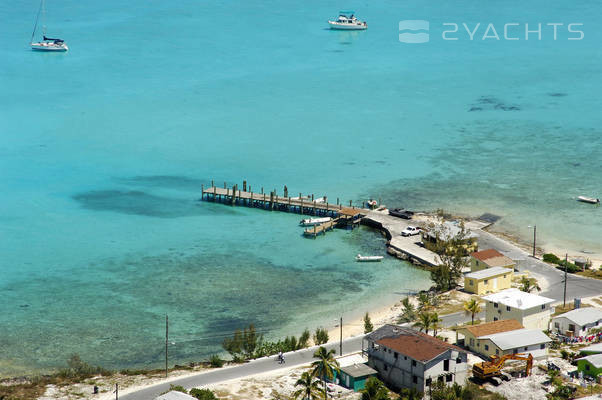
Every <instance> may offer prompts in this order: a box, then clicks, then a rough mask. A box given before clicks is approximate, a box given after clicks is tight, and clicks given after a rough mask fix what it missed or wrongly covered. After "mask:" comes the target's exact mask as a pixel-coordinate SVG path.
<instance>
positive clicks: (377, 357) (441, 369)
mask: <svg viewBox="0 0 602 400" xmlns="http://www.w3.org/2000/svg"><path fill="white" fill-rule="evenodd" d="M364 341H366V342H367V347H366V348H364V349H363V351H364V352H365V353H366V354H367V355H368V365H369V366H370V367H372V368H374V369H375V370H376V371H378V376H379V378H380V379H381V380H382V381H383V382H385V383H387V385H388V386H389V387H391V388H393V389H401V388H415V389H417V390H419V391H420V392H425V390H426V389H427V388H428V387H429V386H430V385H431V384H432V383H433V382H435V381H440V382H445V383H447V384H449V385H451V384H453V383H454V382H456V383H458V384H460V385H463V384H464V381H465V380H466V374H467V372H466V371H467V365H466V361H467V353H466V351H464V350H462V349H460V348H459V347H456V346H453V345H451V344H449V343H446V342H444V341H442V340H439V339H437V338H434V337H432V336H429V335H426V334H424V333H422V332H418V331H415V330H413V329H410V328H403V327H399V326H396V325H385V326H383V327H381V328H379V329H377V330H375V331H374V332H372V333H370V334H368V335H366V336H365V337H364ZM362 344H364V342H362Z"/></svg>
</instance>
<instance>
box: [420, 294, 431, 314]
mask: <svg viewBox="0 0 602 400" xmlns="http://www.w3.org/2000/svg"><path fill="white" fill-rule="evenodd" d="M417 299H418V311H420V312H422V311H425V310H428V309H429V308H430V307H431V298H430V297H429V295H428V294H427V293H424V292H422V293H418V297H417Z"/></svg>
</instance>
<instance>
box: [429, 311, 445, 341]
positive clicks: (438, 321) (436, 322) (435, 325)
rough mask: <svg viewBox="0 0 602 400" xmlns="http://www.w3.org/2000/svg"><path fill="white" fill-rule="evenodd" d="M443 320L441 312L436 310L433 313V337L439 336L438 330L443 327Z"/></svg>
mask: <svg viewBox="0 0 602 400" xmlns="http://www.w3.org/2000/svg"><path fill="white" fill-rule="evenodd" d="M441 322H443V320H442V319H441V318H439V314H437V313H436V312H434V313H432V314H431V329H432V330H433V337H435V336H437V331H438V330H439V328H441Z"/></svg>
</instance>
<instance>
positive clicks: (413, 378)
mask: <svg viewBox="0 0 602 400" xmlns="http://www.w3.org/2000/svg"><path fill="white" fill-rule="evenodd" d="M412 382H414V383H418V377H417V376H416V375H412Z"/></svg>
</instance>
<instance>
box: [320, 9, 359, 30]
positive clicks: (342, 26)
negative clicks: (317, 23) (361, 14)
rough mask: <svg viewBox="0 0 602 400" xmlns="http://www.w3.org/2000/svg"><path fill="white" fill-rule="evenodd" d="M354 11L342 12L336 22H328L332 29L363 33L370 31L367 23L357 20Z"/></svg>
mask: <svg viewBox="0 0 602 400" xmlns="http://www.w3.org/2000/svg"><path fill="white" fill-rule="evenodd" d="M354 14H355V12H354V11H340V12H339V17H338V18H337V20H336V21H328V25H330V29H338V30H344V31H363V30H365V29H368V24H367V23H366V21H360V20H359V19H357V18H355V15H354Z"/></svg>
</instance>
